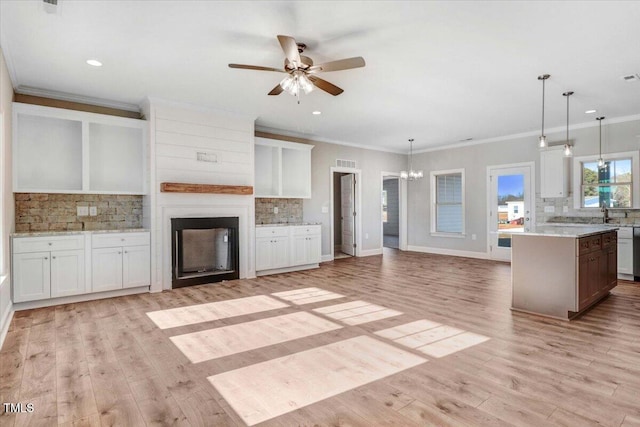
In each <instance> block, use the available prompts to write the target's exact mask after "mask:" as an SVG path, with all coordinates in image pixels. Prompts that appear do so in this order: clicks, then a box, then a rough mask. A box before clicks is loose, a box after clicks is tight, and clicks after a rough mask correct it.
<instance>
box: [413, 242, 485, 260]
mask: <svg viewBox="0 0 640 427" xmlns="http://www.w3.org/2000/svg"><path fill="white" fill-rule="evenodd" d="M407 250H409V251H412V252H421V253H425V254H436V255H449V256H459V257H463V258H476V259H489V254H487V253H486V252H472V251H460V250H457V249H443V248H430V247H428V246H413V245H409V246H408V247H407Z"/></svg>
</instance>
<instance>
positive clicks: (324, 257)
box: [320, 254, 333, 262]
mask: <svg viewBox="0 0 640 427" xmlns="http://www.w3.org/2000/svg"><path fill="white" fill-rule="evenodd" d="M329 261H333V256H332V255H331V254H329V255H322V258H320V262H329Z"/></svg>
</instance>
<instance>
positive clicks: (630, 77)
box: [622, 74, 640, 82]
mask: <svg viewBox="0 0 640 427" xmlns="http://www.w3.org/2000/svg"><path fill="white" fill-rule="evenodd" d="M622 80H624V81H625V82H637V81H638V80H640V74H629V75H626V76H622Z"/></svg>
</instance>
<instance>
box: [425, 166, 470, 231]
mask: <svg viewBox="0 0 640 427" xmlns="http://www.w3.org/2000/svg"><path fill="white" fill-rule="evenodd" d="M431 233H433V234H442V235H449V236H456V237H461V236H463V235H464V169H456V170H449V171H437V172H431Z"/></svg>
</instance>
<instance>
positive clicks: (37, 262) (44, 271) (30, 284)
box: [12, 235, 86, 303]
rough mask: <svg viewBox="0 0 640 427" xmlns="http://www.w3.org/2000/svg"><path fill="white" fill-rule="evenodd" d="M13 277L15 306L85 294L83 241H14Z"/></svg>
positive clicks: (75, 238)
mask: <svg viewBox="0 0 640 427" xmlns="http://www.w3.org/2000/svg"><path fill="white" fill-rule="evenodd" d="M12 273H13V301H14V302H16V303H18V302H25V301H35V300H41V299H46V298H57V297H63V296H70V295H78V294H82V293H85V292H86V281H85V250H84V237H83V236H81V235H74V236H54V237H24V238H14V239H13V270H12Z"/></svg>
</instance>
